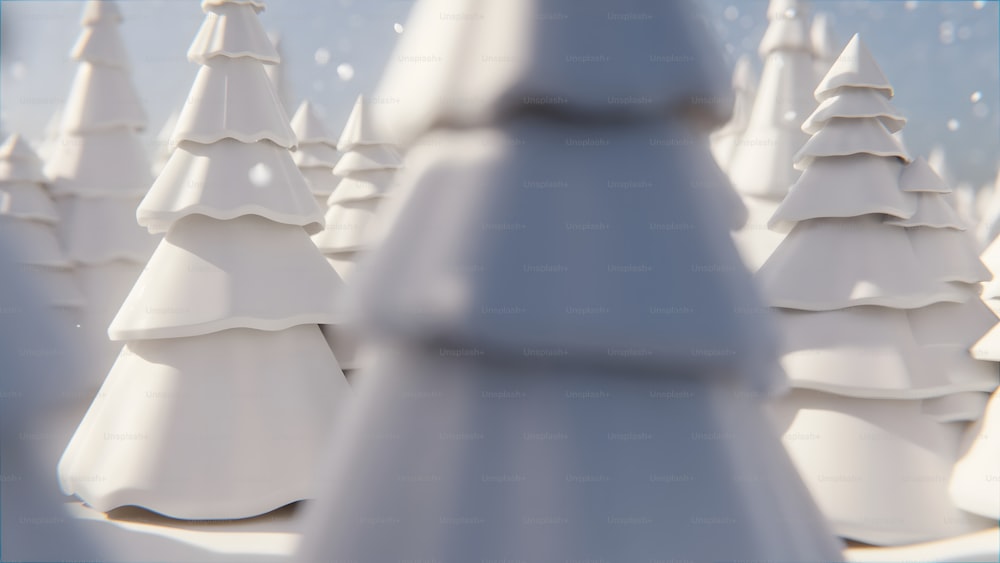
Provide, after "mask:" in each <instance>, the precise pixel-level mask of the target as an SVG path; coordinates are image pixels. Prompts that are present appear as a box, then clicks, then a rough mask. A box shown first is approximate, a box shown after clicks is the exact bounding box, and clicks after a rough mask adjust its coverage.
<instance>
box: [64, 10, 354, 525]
mask: <svg viewBox="0 0 1000 563" xmlns="http://www.w3.org/2000/svg"><path fill="white" fill-rule="evenodd" d="M202 6H203V9H204V10H205V12H206V17H205V20H204V22H203V24H202V26H201V29H200V30H199V32H198V34H197V36H196V37H195V40H194V42H193V44H192V46H191V49H190V50H189V52H188V58H189V59H190V60H191V61H193V62H196V63H199V64H201V65H202V67H201V69H200V71H199V72H198V76H197V78H196V79H195V82H194V85H193V86H192V88H191V92H190V94H189V96H188V100H187V103H186V104H185V106H184V111H183V112H182V113H181V116H180V118H179V121H178V124H177V129H176V130H175V132H174V140H175V141H177V149H176V150H175V151H174V154H173V156H172V157H171V158H170V161H169V162H168V163H167V166H166V168H165V169H164V170H163V173H162V174H161V175H160V176H159V177H158V178H157V180H156V182H155V184H154V185H153V187H152V188H151V189H150V192H149V194H148V195H147V196H146V197H145V198H144V199H143V201H142V204H141V205H140V207H139V210H138V214H137V216H138V219H139V222H140V224H142V225H143V226H145V227H147V228H148V229H149V230H150V231H152V232H163V231H165V232H166V236H165V238H164V239H163V242H162V243H160V245H159V247H157V249H156V252H155V253H154V254H153V257H152V258H151V259H150V261H149V264H148V265H147V266H146V269H145V270H144V271H143V274H142V276H141V277H140V278H139V280H138V282H137V283H136V285H135V287H134V288H133V290H132V292H131V293H130V294H129V295H128V298H127V299H126V300H125V303H124V305H122V308H121V310H120V311H119V312H118V315H117V316H116V317H115V319H114V322H113V323H112V325H111V328H110V330H109V334H110V335H111V337H112V338H113V339H114V340H116V341H119V342H125V347H124V349H123V351H122V353H121V355H120V356H119V358H118V361H117V362H116V363H115V365H114V367H113V368H112V369H111V371H110V373H109V374H108V378H107V380H106V381H105V383H104V386H103V387H102V390H101V393H99V395H98V397H97V398H96V399H95V401H94V403H93V404H92V405H91V408H90V410H89V411H88V412H87V415H86V416H85V418H84V419H83V421H82V422H81V423H80V426H79V428H78V429H77V431H76V433H75V435H74V437H73V439H72V441H71V442H70V444H69V446H68V447H67V449H66V451H65V452H64V454H63V457H62V460H61V461H60V464H59V478H60V483H61V484H62V487H63V490H64V491H65V492H66V493H68V494H75V495H77V496H78V497H80V498H81V499H82V500H83V501H84V502H86V503H87V504H89V505H91V506H92V507H94V508H95V509H97V510H100V511H107V510H110V509H113V508H115V507H119V506H123V505H137V506H141V507H145V508H147V509H149V510H152V511H155V512H159V513H162V514H165V515H168V516H172V517H176V518H194V519H232V518H243V517H249V516H255V515H258V514H261V513H265V512H268V511H270V510H273V509H275V508H278V507H280V506H283V505H285V504H288V503H290V502H294V501H297V500H300V499H304V498H308V497H310V496H311V495H312V494H313V487H314V483H315V477H316V469H317V466H318V463H319V460H320V457H321V453H322V445H323V444H324V443H325V442H326V440H327V437H328V434H329V430H330V422H331V420H332V418H333V416H334V415H335V414H336V412H337V411H338V409H339V405H340V401H341V400H342V399H343V398H344V397H345V396H346V393H347V391H348V390H347V382H346V380H345V379H344V377H343V375H342V374H341V373H340V369H339V367H338V365H337V360H336V358H335V357H334V356H333V354H332V353H331V352H330V349H329V347H328V346H327V345H326V342H325V341H324V340H323V335H322V333H321V332H320V329H319V326H318V324H320V323H333V322H337V321H339V318H340V317H339V315H338V313H337V311H336V309H335V306H334V296H335V292H336V286H337V283H338V281H339V278H338V277H337V276H336V274H335V272H334V271H333V269H332V268H330V266H329V264H327V263H326V261H325V260H324V259H323V256H322V255H321V254H320V253H319V252H317V250H316V247H315V246H313V244H312V242H311V241H310V239H309V233H312V232H318V231H319V230H320V229H321V228H322V225H323V219H322V211H321V210H320V209H319V208H318V207H317V205H316V201H315V199H314V198H313V196H312V194H311V193H310V191H309V187H308V185H307V184H306V181H305V179H304V178H303V177H302V175H301V174H300V173H299V171H298V169H297V168H296V167H295V163H294V162H293V161H292V157H291V154H290V153H289V149H291V148H292V147H294V145H295V135H294V133H293V132H292V131H291V128H290V127H289V124H288V116H287V114H285V112H284V110H282V109H281V105H280V103H279V101H278V97H277V94H276V92H275V89H274V86H273V85H272V83H271V81H270V80H269V79H268V77H267V74H266V73H265V71H264V65H265V64H274V63H276V62H277V61H278V55H277V53H276V52H275V50H274V47H273V45H271V43H270V41H268V39H267V35H266V34H265V32H264V29H263V27H262V26H261V24H260V21H259V20H258V16H257V13H258V12H259V11H261V10H263V9H264V4H263V3H262V2H259V1H257V0H251V1H247V0H205V1H204V2H203V3H202ZM109 437H110V438H109ZM93 475H101V476H102V477H103V478H102V479H101V480H94V479H92V478H91V476H93Z"/></svg>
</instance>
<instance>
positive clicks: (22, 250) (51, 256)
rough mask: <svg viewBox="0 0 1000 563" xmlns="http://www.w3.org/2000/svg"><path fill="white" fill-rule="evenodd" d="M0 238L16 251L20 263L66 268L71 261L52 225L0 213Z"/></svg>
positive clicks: (70, 264)
mask: <svg viewBox="0 0 1000 563" xmlns="http://www.w3.org/2000/svg"><path fill="white" fill-rule="evenodd" d="M0 238H2V239H3V240H5V241H8V242H7V245H8V246H9V247H10V248H11V250H12V251H15V252H17V257H18V262H19V263H20V264H29V265H34V266H51V267H56V268H68V267H70V266H72V262H71V261H70V260H69V258H67V256H66V254H65V253H64V252H63V249H62V247H61V246H60V245H59V239H57V238H56V233H55V232H54V231H53V230H52V226H51V225H48V224H45V223H41V222H39V221H26V220H24V219H16V218H14V217H7V216H4V215H2V214H0Z"/></svg>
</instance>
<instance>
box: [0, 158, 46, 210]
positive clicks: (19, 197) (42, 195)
mask: <svg viewBox="0 0 1000 563" xmlns="http://www.w3.org/2000/svg"><path fill="white" fill-rule="evenodd" d="M2 169H3V163H2V162H0V178H2V177H3V175H2ZM0 191H3V192H5V193H6V194H7V196H6V198H7V199H6V200H5V203H4V204H3V205H0V214H2V215H4V216H6V217H12V218H16V219H26V220H30V221H39V222H41V223H49V224H52V223H57V222H59V214H58V213H57V212H56V208H55V205H53V204H52V199H51V198H50V197H49V194H48V192H47V191H46V190H45V188H44V187H43V186H42V185H41V184H37V183H35V182H7V181H4V180H2V179H0Z"/></svg>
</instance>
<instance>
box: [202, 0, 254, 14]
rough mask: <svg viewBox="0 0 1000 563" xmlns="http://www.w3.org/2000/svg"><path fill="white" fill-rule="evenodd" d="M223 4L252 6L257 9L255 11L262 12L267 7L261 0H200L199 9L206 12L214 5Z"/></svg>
mask: <svg viewBox="0 0 1000 563" xmlns="http://www.w3.org/2000/svg"><path fill="white" fill-rule="evenodd" d="M225 4H236V5H241V6H253V7H254V9H255V10H257V13H260V12H263V11H264V9H265V8H266V7H267V4H265V3H264V1H263V0H201V9H202V10H204V11H206V12H207V11H208V10H210V9H211V8H212V7H214V6H223V5H225Z"/></svg>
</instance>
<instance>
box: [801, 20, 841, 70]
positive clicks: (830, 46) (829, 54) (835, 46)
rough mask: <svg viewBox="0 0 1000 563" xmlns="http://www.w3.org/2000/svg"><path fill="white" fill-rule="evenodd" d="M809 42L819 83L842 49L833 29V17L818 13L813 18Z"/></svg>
mask: <svg viewBox="0 0 1000 563" xmlns="http://www.w3.org/2000/svg"><path fill="white" fill-rule="evenodd" d="M809 40H810V42H811V43H812V49H813V57H814V59H815V62H814V68H815V69H816V82H817V83H819V81H820V80H822V79H823V77H824V76H826V73H827V71H829V70H830V67H831V66H833V63H834V62H835V61H836V60H837V55H839V54H840V51H841V50H842V49H843V43H841V42H840V41H839V40H838V39H837V33H836V31H834V29H833V16H831V15H830V14H828V13H827V12H819V13H817V14H816V15H815V16H813V22H812V28H810V30H809Z"/></svg>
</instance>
